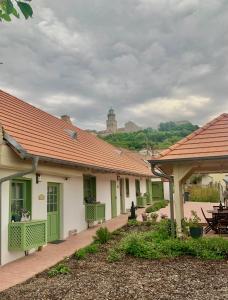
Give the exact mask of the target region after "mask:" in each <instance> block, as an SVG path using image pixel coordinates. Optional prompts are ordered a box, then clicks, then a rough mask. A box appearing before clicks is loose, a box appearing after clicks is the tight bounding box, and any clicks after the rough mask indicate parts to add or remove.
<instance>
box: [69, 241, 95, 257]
mask: <svg viewBox="0 0 228 300" xmlns="http://www.w3.org/2000/svg"><path fill="white" fill-rule="evenodd" d="M98 251H99V247H98V245H97V244H94V243H93V244H91V245H89V246H86V247H85V248H82V249H79V250H77V251H76V252H75V253H74V257H75V258H76V259H77V260H83V259H85V258H86V255H87V254H88V253H89V254H94V253H97V252H98Z"/></svg>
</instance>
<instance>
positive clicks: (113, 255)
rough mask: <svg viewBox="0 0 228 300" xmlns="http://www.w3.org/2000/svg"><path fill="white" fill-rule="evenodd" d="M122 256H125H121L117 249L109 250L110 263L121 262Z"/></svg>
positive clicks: (108, 258)
mask: <svg viewBox="0 0 228 300" xmlns="http://www.w3.org/2000/svg"><path fill="white" fill-rule="evenodd" d="M122 256H123V255H122V254H121V252H120V251H118V250H117V249H109V251H108V257H107V260H108V262H110V263H112V262H116V261H120V260H121V259H122Z"/></svg>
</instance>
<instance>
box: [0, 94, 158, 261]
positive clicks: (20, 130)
mask: <svg viewBox="0 0 228 300" xmlns="http://www.w3.org/2000/svg"><path fill="white" fill-rule="evenodd" d="M0 125H1V126H0V264H2V265H3V264H6V263H8V262H10V261H13V260H15V259H17V258H19V257H22V256H23V255H24V254H28V252H29V251H34V250H37V248H38V247H40V246H42V245H45V244H46V243H47V242H55V241H59V240H64V239H66V238H68V237H69V236H70V235H72V234H75V233H77V232H80V231H82V230H85V229H87V227H88V224H89V223H90V222H94V221H95V222H97V221H100V220H104V219H105V220H108V219H111V218H113V217H115V216H118V215H119V214H121V213H125V212H126V210H127V209H129V208H130V206H131V202H132V201H134V202H136V194H137V193H139V192H140V193H142V194H143V193H145V192H149V193H151V189H150V186H151V184H150V182H151V178H152V177H153V175H152V173H151V170H150V167H149V165H148V163H147V162H145V161H143V160H141V161H140V160H136V159H133V158H132V157H131V156H130V155H127V154H126V153H125V152H124V151H122V150H120V149H117V148H115V147H113V146H112V145H110V144H108V143H106V142H104V141H102V140H100V139H99V138H97V137H95V136H94V135H92V134H90V133H88V132H86V131H83V130H81V129H79V128H77V127H75V126H74V125H73V124H71V122H70V119H69V118H67V117H66V116H64V117H63V119H60V118H57V117H54V116H52V115H50V114H48V113H46V112H44V111H42V110H40V109H38V108H36V107H34V106H32V105H30V104H28V103H26V102H24V101H22V100H19V99H18V98H15V97H13V96H11V95H9V94H7V93H5V92H3V91H1V90H0ZM22 212H23V214H24V217H23V218H22V219H21V214H22ZM25 215H27V217H28V219H27V220H26V216H25ZM29 215H30V216H29Z"/></svg>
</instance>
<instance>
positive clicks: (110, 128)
mask: <svg viewBox="0 0 228 300" xmlns="http://www.w3.org/2000/svg"><path fill="white" fill-rule="evenodd" d="M106 125H107V129H106V131H107V132H108V133H116V132H117V121H116V115H115V112H114V109H112V108H110V109H109V112H108V119H107V121H106Z"/></svg>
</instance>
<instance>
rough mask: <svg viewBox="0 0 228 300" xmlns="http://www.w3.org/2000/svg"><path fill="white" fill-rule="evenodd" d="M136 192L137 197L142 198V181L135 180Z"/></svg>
mask: <svg viewBox="0 0 228 300" xmlns="http://www.w3.org/2000/svg"><path fill="white" fill-rule="evenodd" d="M135 191H136V197H138V196H140V194H141V192H140V181H139V179H136V180H135Z"/></svg>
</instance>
